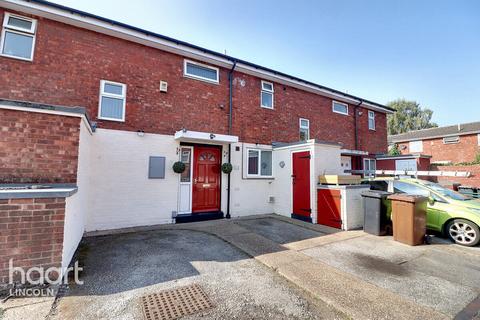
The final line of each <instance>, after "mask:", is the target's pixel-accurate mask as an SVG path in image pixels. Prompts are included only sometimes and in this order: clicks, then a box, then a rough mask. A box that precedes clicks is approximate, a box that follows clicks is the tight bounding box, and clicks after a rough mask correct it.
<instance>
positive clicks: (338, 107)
mask: <svg viewBox="0 0 480 320" xmlns="http://www.w3.org/2000/svg"><path fill="white" fill-rule="evenodd" d="M332 110H333V112H335V113H340V114H343V115H346V116H348V104H346V103H342V102H338V101H335V100H334V101H332Z"/></svg>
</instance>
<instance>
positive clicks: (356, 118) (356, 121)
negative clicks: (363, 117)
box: [353, 100, 363, 168]
mask: <svg viewBox="0 0 480 320" xmlns="http://www.w3.org/2000/svg"><path fill="white" fill-rule="evenodd" d="M362 103H363V100H360V103H359V104H356V105H355V109H354V112H355V116H354V117H353V119H354V127H355V150H358V107H360V106H361V105H362ZM356 162H357V165H356V167H357V168H359V167H360V163H359V160H358V158H357V161H356Z"/></svg>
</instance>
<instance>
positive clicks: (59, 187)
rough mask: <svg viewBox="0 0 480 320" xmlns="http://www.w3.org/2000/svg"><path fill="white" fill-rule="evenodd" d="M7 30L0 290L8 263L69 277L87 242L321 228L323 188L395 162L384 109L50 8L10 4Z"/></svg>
mask: <svg viewBox="0 0 480 320" xmlns="http://www.w3.org/2000/svg"><path fill="white" fill-rule="evenodd" d="M0 18H1V21H3V25H2V33H1V46H0V48H1V52H0V72H1V77H0V157H1V163H0V183H2V184H3V185H2V186H3V190H0V230H2V237H0V241H2V243H0V244H5V245H4V246H2V247H3V248H7V247H8V248H10V249H8V250H5V249H2V253H3V254H2V257H1V260H0V278H1V276H3V277H4V278H2V279H3V280H5V272H6V270H7V267H8V266H7V262H8V259H10V258H15V259H17V260H21V261H22V266H29V265H42V266H43V265H45V266H47V265H58V264H61V265H63V266H65V265H68V263H69V261H70V259H71V258H72V254H73V252H74V251H75V249H76V247H77V245H78V243H79V241H80V239H81V237H82V235H83V234H84V232H86V231H87V232H88V231H96V230H108V229H117V228H127V227H134V226H145V225H155V224H162V223H172V222H183V221H192V220H198V219H206V218H221V217H224V216H232V217H238V216H242V215H251V214H264V213H277V214H282V215H287V216H292V217H294V218H299V219H302V220H307V221H311V222H313V223H316V222H317V220H318V218H317V214H319V213H318V212H317V209H316V206H317V202H316V192H317V191H316V185H317V177H318V175H320V174H342V173H343V172H344V170H347V169H352V168H353V169H363V168H367V169H370V168H374V167H375V154H379V153H385V152H386V151H387V130H386V114H388V113H391V112H393V110H392V109H390V108H388V107H386V106H384V105H381V104H379V103H375V102H372V101H368V100H365V99H363V98H360V97H356V96H353V95H350V94H346V93H343V92H340V91H337V90H334V89H331V88H327V87H324V86H321V85H318V84H315V83H311V82H308V81H305V80H302V79H300V78H297V77H293V76H290V75H287V74H284V73H281V72H279V71H275V70H271V69H268V68H266V67H262V66H259V65H256V64H253V63H251V62H247V61H243V60H240V59H237V58H234V57H231V56H227V55H224V54H220V53H216V52H213V51H211V50H208V49H205V48H201V47H198V46H196V45H192V44H189V43H185V42H183V41H180V40H176V39H172V38H169V37H166V36H162V35H159V34H156V33H152V32H149V31H146V30H141V29H139V28H136V27H133V26H129V25H126V24H123V23H119V22H116V21H112V20H109V19H105V18H101V17H98V16H95V15H92V14H89V13H86V12H81V11H78V10H75V9H72V8H67V7H64V6H61V5H57V4H53V3H49V2H46V1H38V0H32V1H18V0H0ZM178 161H181V162H183V163H184V164H185V171H183V173H181V174H177V173H175V172H174V171H173V170H172V166H173V164H174V163H175V162H178ZM224 163H231V164H232V168H233V170H232V172H231V173H230V174H225V173H222V171H221V169H220V168H221V167H220V166H221V164H224ZM32 184H42V185H46V186H48V188H46V189H22V188H25V186H29V185H32ZM336 223H338V224H339V225H342V221H341V220H338V221H337V222H336ZM4 230H6V231H5V232H7V233H8V234H6V236H3V235H4ZM53 235H55V237H53ZM36 240H38V241H40V243H38V245H35V246H34V248H32V243H33V242H35V241H36ZM47 252H48V253H49V254H47ZM0 280H1V279H0Z"/></svg>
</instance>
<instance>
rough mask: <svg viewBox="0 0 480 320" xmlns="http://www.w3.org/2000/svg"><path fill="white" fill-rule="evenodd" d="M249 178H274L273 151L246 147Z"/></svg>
mask: <svg viewBox="0 0 480 320" xmlns="http://www.w3.org/2000/svg"><path fill="white" fill-rule="evenodd" d="M246 152H247V155H246V158H247V159H246V160H247V161H246V162H247V163H246V168H247V178H272V177H273V173H272V151H271V150H262V149H251V148H247V149H246Z"/></svg>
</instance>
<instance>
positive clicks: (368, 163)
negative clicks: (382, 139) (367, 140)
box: [363, 158, 377, 177]
mask: <svg viewBox="0 0 480 320" xmlns="http://www.w3.org/2000/svg"><path fill="white" fill-rule="evenodd" d="M363 170H368V171H375V170H377V163H376V160H375V159H368V158H365V159H363ZM373 175H374V173H368V174H365V176H366V177H371V176H373Z"/></svg>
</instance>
